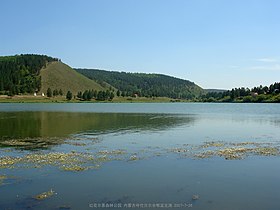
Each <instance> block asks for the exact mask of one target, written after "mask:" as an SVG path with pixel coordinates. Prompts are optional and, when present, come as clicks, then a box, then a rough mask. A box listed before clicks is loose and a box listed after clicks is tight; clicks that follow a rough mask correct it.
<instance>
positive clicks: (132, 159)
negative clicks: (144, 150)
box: [129, 155, 139, 161]
mask: <svg viewBox="0 0 280 210" xmlns="http://www.w3.org/2000/svg"><path fill="white" fill-rule="evenodd" d="M129 160H130V161H135V160H139V158H138V157H137V156H136V155H131V156H130V158H129Z"/></svg>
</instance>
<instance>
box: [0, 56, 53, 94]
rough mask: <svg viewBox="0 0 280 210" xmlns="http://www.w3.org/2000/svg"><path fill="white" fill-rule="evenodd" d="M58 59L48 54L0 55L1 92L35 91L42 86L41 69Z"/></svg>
mask: <svg viewBox="0 0 280 210" xmlns="http://www.w3.org/2000/svg"><path fill="white" fill-rule="evenodd" d="M53 61H58V59H57V58H52V57H49V56H46V55H33V54H26V55H15V56H0V93H4V94H5V93H6V94H11V95H14V94H19V93H34V92H35V91H37V90H39V89H40V88H41V79H40V76H39V72H40V69H42V68H43V67H44V66H46V65H47V63H49V62H53Z"/></svg>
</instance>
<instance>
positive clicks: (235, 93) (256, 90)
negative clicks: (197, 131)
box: [201, 82, 280, 102]
mask: <svg viewBox="0 0 280 210" xmlns="http://www.w3.org/2000/svg"><path fill="white" fill-rule="evenodd" d="M279 93H280V83H279V82H275V83H274V84H271V85H269V86H262V85H260V86H258V87H253V88H251V89H249V88H245V87H241V88H233V89H232V90H228V91H224V92H208V93H207V94H205V95H203V96H202V97H201V100H202V101H204V102H215V101H218V102H234V101H236V102H280V97H279V96H280V94H279Z"/></svg>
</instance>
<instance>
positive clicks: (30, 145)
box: [0, 137, 65, 150]
mask: <svg viewBox="0 0 280 210" xmlns="http://www.w3.org/2000/svg"><path fill="white" fill-rule="evenodd" d="M64 141H65V138H59V137H36V138H17V139H2V140H1V141H0V146H2V147H15V148H18V149H27V150H29V149H42V148H47V147H49V146H51V145H57V144H61V143H62V142H64Z"/></svg>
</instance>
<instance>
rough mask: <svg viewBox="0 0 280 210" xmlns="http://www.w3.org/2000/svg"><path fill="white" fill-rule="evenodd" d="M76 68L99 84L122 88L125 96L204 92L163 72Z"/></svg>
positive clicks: (180, 95) (191, 95)
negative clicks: (127, 71) (148, 72)
mask: <svg viewBox="0 0 280 210" xmlns="http://www.w3.org/2000/svg"><path fill="white" fill-rule="evenodd" d="M75 70H76V71H77V72H79V73H81V74H83V75H85V76H86V77H88V78H90V79H92V80H94V81H96V82H98V83H99V84H104V83H108V84H110V85H112V86H113V87H115V88H117V89H118V90H120V91H121V93H120V94H121V95H123V96H131V95H134V94H137V95H139V96H145V97H153V96H156V97H170V98H183V99H193V98H195V97H199V96H200V95H202V94H203V93H204V90H203V89H202V88H200V87H199V86H197V85H196V84H195V83H193V82H190V81H188V80H183V79H178V78H175V77H171V76H167V75H162V74H145V73H126V72H116V71H105V70H98V69H75Z"/></svg>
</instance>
